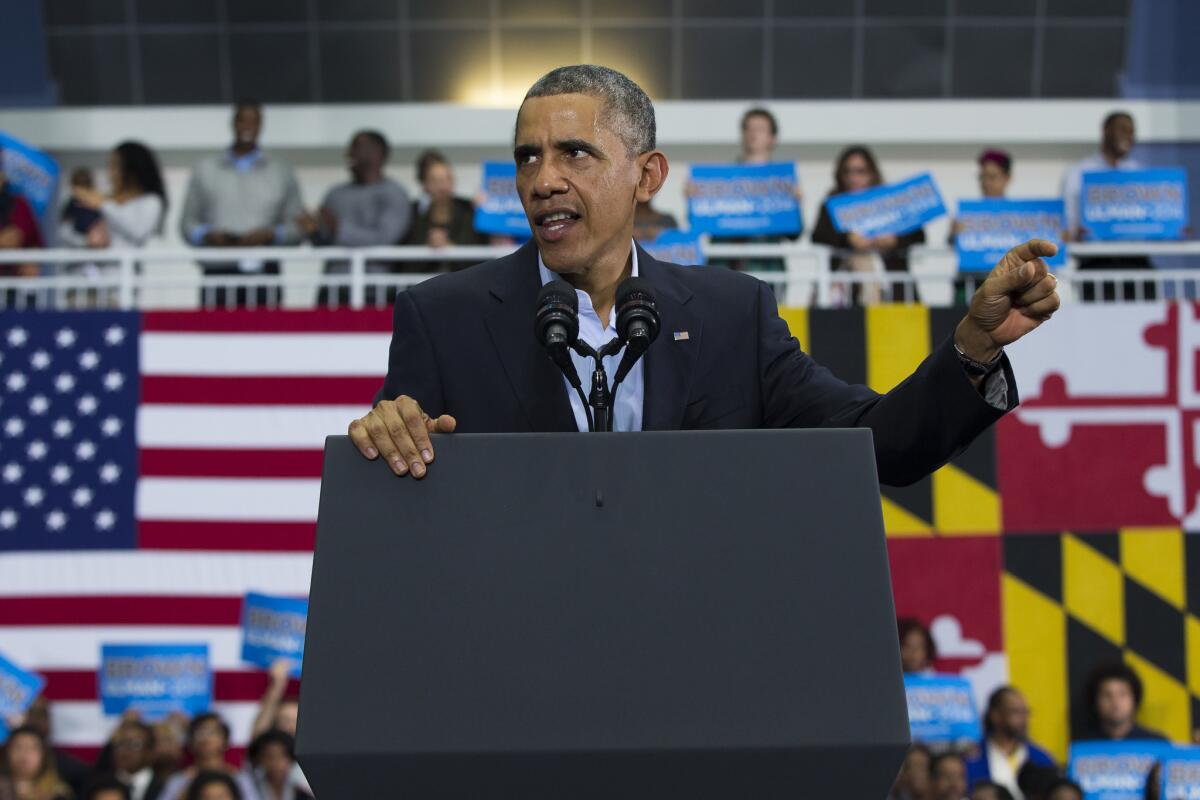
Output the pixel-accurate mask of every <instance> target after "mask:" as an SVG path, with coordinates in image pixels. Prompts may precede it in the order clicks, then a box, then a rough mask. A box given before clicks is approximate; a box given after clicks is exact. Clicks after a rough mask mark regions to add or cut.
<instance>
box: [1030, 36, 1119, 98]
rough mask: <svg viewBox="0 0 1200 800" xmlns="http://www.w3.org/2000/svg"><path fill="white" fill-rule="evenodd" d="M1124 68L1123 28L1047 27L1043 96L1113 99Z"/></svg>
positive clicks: (1043, 59) (1043, 63) (1043, 58)
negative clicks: (1118, 79)
mask: <svg viewBox="0 0 1200 800" xmlns="http://www.w3.org/2000/svg"><path fill="white" fill-rule="evenodd" d="M1124 66H1125V28H1124V26H1121V27H1111V28H1110V27H1094V26H1083V27H1078V28H1076V27H1071V26H1067V25H1047V26H1046V35H1045V40H1044V48H1043V51H1042V94H1043V95H1044V96H1046V97H1114V96H1116V94H1117V90H1118V86H1117V78H1118V76H1119V75H1120V73H1121V70H1122V69H1123V68H1124Z"/></svg>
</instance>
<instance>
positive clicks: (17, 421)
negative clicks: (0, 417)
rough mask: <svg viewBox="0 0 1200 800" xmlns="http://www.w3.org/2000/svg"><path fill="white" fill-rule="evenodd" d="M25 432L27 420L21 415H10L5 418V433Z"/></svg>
mask: <svg viewBox="0 0 1200 800" xmlns="http://www.w3.org/2000/svg"><path fill="white" fill-rule="evenodd" d="M24 432H25V420H23V419H21V418H20V417H9V418H8V419H6V420H4V434H5V435H6V436H12V437H16V436H20V435H21V434H22V433H24Z"/></svg>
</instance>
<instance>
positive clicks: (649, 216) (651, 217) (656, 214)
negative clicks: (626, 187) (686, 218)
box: [633, 202, 679, 242]
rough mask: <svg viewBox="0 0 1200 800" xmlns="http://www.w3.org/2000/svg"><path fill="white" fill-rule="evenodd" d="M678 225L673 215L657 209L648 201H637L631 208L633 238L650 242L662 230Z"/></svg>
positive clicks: (674, 227) (675, 227) (671, 228)
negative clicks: (635, 206)
mask: <svg viewBox="0 0 1200 800" xmlns="http://www.w3.org/2000/svg"><path fill="white" fill-rule="evenodd" d="M678 227H679V223H678V222H676V221H675V217H673V216H671V215H670V214H666V213H663V212H662V211H658V210H657V209H655V208H654V206H652V205H651V204H650V203H649V202H647V203H638V204H637V208H635V209H634V210H633V238H634V239H637V240H638V241H639V242H652V241H654V240H655V239H657V238H658V235H659V234H660V233H662V232H663V231H668V230H672V231H673V230H675V229H677V228H678Z"/></svg>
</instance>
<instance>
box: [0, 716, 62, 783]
mask: <svg viewBox="0 0 1200 800" xmlns="http://www.w3.org/2000/svg"><path fill="white" fill-rule="evenodd" d="M2 766H3V769H2V770H0V797H9V798H14V800H70V798H72V797H73V796H74V793H73V792H72V791H71V787H70V786H68V785H67V782H66V781H64V780H63V779H62V778H60V777H59V775H58V770H57V769H55V766H54V756H53V755H52V754H51V752H50V745H49V743H48V742H47V741H46V737H44V736H42V734H41V732H40V731H38V730H37V729H36V728H34V727H33V726H32V725H22V726H20V727H17V728H15V729H14V730H13V731H11V732H10V733H9V735H8V741H7V742H5V745H4V760H3V763H2ZM6 793H7V794H6Z"/></svg>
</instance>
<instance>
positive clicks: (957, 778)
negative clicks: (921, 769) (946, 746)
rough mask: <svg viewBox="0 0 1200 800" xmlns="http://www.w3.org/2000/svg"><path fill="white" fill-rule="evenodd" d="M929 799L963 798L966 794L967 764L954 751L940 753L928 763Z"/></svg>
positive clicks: (948, 799) (953, 799)
mask: <svg viewBox="0 0 1200 800" xmlns="http://www.w3.org/2000/svg"><path fill="white" fill-rule="evenodd" d="M929 780H930V787H931V790H932V791H931V792H930V795H929V796H930V798H931V800H964V798H966V796H967V764H966V762H965V761H963V757H962V756H961V755H959V754H958V753H955V752H949V753H940V754H939V755H936V756H934V757H933V760H932V761H931V762H930V763H929Z"/></svg>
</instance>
